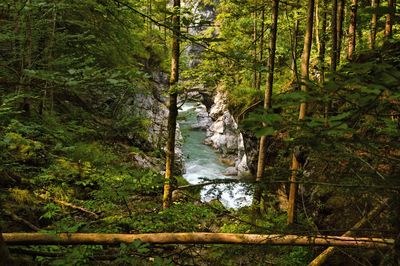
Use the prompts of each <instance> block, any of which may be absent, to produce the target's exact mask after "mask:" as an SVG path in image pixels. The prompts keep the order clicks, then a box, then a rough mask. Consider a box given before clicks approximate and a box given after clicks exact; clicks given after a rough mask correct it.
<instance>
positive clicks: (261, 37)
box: [256, 6, 265, 90]
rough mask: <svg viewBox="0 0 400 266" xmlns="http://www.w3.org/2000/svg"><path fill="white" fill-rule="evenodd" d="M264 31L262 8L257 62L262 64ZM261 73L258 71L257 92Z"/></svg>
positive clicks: (263, 10)
mask: <svg viewBox="0 0 400 266" xmlns="http://www.w3.org/2000/svg"><path fill="white" fill-rule="evenodd" d="M264 29H265V7H264V6H263V8H262V10H261V30H260V48H259V50H260V57H259V62H260V63H262V62H263V60H264ZM261 80H262V76H261V71H258V78H257V86H256V87H257V90H260V89H261Z"/></svg>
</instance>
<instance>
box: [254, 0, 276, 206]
mask: <svg viewBox="0 0 400 266" xmlns="http://www.w3.org/2000/svg"><path fill="white" fill-rule="evenodd" d="M278 7H279V0H273V1H272V25H271V38H270V41H269V50H270V54H269V58H268V62H267V64H268V65H267V69H268V76H267V84H266V89H265V95H264V109H265V110H269V109H271V107H272V102H271V98H272V87H273V83H274V69H275V52H276V33H277V30H278V12H279V10H278ZM266 141H267V136H262V137H261V138H260V146H259V152H258V163H257V175H256V181H257V182H260V181H261V180H262V179H263V177H264V169H265V164H266V155H267V151H266ZM261 194H262V189H261V187H260V186H256V190H255V192H254V197H253V207H254V208H256V209H258V207H259V205H260V201H261Z"/></svg>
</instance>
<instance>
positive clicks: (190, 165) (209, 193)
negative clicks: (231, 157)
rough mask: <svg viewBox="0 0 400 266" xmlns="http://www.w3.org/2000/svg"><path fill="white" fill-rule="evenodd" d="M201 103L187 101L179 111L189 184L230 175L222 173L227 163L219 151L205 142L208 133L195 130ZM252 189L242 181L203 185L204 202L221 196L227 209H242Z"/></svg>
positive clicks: (249, 199)
mask: <svg viewBox="0 0 400 266" xmlns="http://www.w3.org/2000/svg"><path fill="white" fill-rule="evenodd" d="M197 105H198V103H185V104H184V105H183V106H182V107H181V109H180V110H179V115H180V116H182V117H184V120H180V121H179V124H180V128H181V131H182V134H183V140H184V143H183V154H184V156H185V165H186V173H185V174H184V175H183V177H184V178H185V179H186V180H187V181H188V182H189V183H190V184H198V183H202V182H204V179H202V178H207V179H223V178H231V177H227V176H225V175H223V172H224V171H225V170H226V168H227V166H226V165H224V164H222V163H221V161H220V159H219V155H218V154H217V153H216V151H215V150H214V149H213V148H211V147H209V146H207V145H205V144H204V143H203V142H204V139H205V138H206V132H205V131H202V130H197V129H195V130H194V129H192V128H191V126H192V125H194V124H195V123H197V113H196V106H197ZM250 194H251V192H250V191H249V188H248V187H247V186H246V185H244V184H242V183H233V184H229V185H228V184H218V185H207V186H204V187H203V189H202V191H201V200H202V201H206V202H208V201H211V200H213V199H218V200H219V201H220V202H221V203H222V204H223V205H224V206H225V207H227V208H240V207H243V206H248V205H250V204H251V195H250Z"/></svg>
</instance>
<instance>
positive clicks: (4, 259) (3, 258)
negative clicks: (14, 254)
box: [0, 228, 11, 266]
mask: <svg viewBox="0 0 400 266" xmlns="http://www.w3.org/2000/svg"><path fill="white" fill-rule="evenodd" d="M10 261H11V257H10V252H9V251H8V248H7V245H6V242H5V241H4V238H3V233H2V230H1V228H0V266H7V265H10Z"/></svg>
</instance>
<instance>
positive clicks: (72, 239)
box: [3, 233, 394, 248]
mask: <svg viewBox="0 0 400 266" xmlns="http://www.w3.org/2000/svg"><path fill="white" fill-rule="evenodd" d="M3 236H4V240H5V242H6V243H7V244H8V245H118V244H120V243H127V244H130V243H132V242H133V241H134V240H136V239H138V240H140V241H142V242H145V243H153V244H240V245H267V244H268V245H289V246H293V245H298V246H340V247H364V248H392V247H393V246H394V239H387V238H386V239H385V238H372V237H343V236H300V235H282V234H279V235H276V234H275V235H257V234H229V233H150V234H102V233H61V234H46V233H4V234H3Z"/></svg>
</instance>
